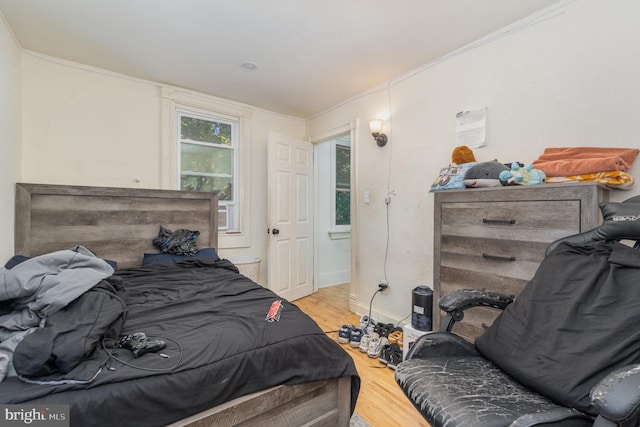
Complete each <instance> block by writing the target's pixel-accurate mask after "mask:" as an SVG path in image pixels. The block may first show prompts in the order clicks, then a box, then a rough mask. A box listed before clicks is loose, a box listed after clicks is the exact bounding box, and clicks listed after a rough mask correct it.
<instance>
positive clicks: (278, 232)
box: [271, 228, 280, 236]
mask: <svg viewBox="0 0 640 427" xmlns="http://www.w3.org/2000/svg"><path fill="white" fill-rule="evenodd" d="M271 233H272V234H273V235H274V236H275V235H276V234H280V230H278V229H277V228H274V229H273V230H271Z"/></svg>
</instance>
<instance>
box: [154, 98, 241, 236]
mask: <svg viewBox="0 0 640 427" xmlns="http://www.w3.org/2000/svg"><path fill="white" fill-rule="evenodd" d="M251 120H252V110H251V108H249V107H247V106H243V105H240V104H236V103H233V102H231V101H226V100H222V99H219V98H215V97H211V96H208V95H204V94H200V93H196V92H191V91H188V90H184V89H179V88H172V87H163V88H162V172H161V177H162V188H166V189H174V190H177V189H181V190H190V191H218V204H219V207H218V230H219V233H218V246H219V247H220V248H246V247H250V246H251V239H250V236H251V221H249V220H247V218H246V217H245V215H246V213H247V212H251V206H250V205H251V199H250V198H249V194H250V193H251V188H250V183H251V168H250V167H249V165H250V164H251V150H250V149H248V148H247V147H248V146H249V145H250V144H251V127H252V126H251Z"/></svg>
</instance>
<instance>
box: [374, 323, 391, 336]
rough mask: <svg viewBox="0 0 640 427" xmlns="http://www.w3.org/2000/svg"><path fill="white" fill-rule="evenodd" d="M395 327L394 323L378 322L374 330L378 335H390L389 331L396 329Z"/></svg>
mask: <svg viewBox="0 0 640 427" xmlns="http://www.w3.org/2000/svg"><path fill="white" fill-rule="evenodd" d="M394 328H395V327H394V326H393V324H392V323H380V322H378V323H376V326H375V327H374V331H375V332H377V333H378V335H380V336H381V337H388V336H389V333H390V332H391V331H392V330H393V329H394Z"/></svg>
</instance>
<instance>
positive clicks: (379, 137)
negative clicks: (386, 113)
mask: <svg viewBox="0 0 640 427" xmlns="http://www.w3.org/2000/svg"><path fill="white" fill-rule="evenodd" d="M369 129H371V135H373V139H375V140H376V143H377V144H378V147H384V146H385V145H386V144H387V135H385V134H384V133H380V131H381V130H382V120H380V119H376V120H371V121H370V122H369Z"/></svg>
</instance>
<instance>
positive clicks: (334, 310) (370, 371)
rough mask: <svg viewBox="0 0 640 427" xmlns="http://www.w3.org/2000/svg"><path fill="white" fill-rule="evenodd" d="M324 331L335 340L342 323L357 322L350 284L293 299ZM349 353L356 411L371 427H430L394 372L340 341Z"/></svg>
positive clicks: (323, 289) (357, 316)
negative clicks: (356, 384)
mask: <svg viewBox="0 0 640 427" xmlns="http://www.w3.org/2000/svg"><path fill="white" fill-rule="evenodd" d="M294 304H296V305H297V306H298V307H300V309H301V310H302V311H304V312H305V313H307V314H308V315H309V316H311V317H312V318H313V319H314V320H315V321H316V322H317V323H318V325H320V327H321V328H322V330H323V331H325V332H327V335H328V336H329V337H331V338H333V339H334V340H336V341H337V340H338V332H337V331H338V329H340V326H342V325H344V324H348V323H351V324H354V325H358V324H359V323H360V316H359V315H357V314H355V313H352V312H350V311H349V285H348V284H347V285H338V286H331V287H329V288H322V289H320V290H319V291H318V292H316V293H315V294H313V295H310V296H308V297H305V298H301V299H299V300H296V301H294ZM341 345H342V346H343V347H344V349H345V350H346V351H347V352H348V353H349V354H350V355H351V357H352V359H353V360H354V362H355V364H356V368H357V370H358V374H359V375H360V378H361V381H362V383H361V386H360V394H359V396H358V403H357V404H356V412H357V414H358V415H359V416H360V418H362V419H364V420H365V421H366V422H367V423H369V425H370V426H371V427H429V424H428V423H427V422H426V421H425V420H424V418H423V417H422V415H420V413H419V412H418V410H417V409H416V408H414V406H413V405H412V404H411V402H410V401H409V399H407V398H406V396H405V395H404V393H403V392H402V390H400V387H399V386H398V384H396V382H395V379H394V376H393V375H394V371H393V370H392V369H390V368H387V367H386V366H385V365H384V364H382V363H380V362H379V361H378V360H377V359H372V358H370V357H368V356H367V354H366V353H362V352H361V351H359V350H358V349H357V348H351V347H350V346H349V345H348V344H347V345H344V344H341Z"/></svg>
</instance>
